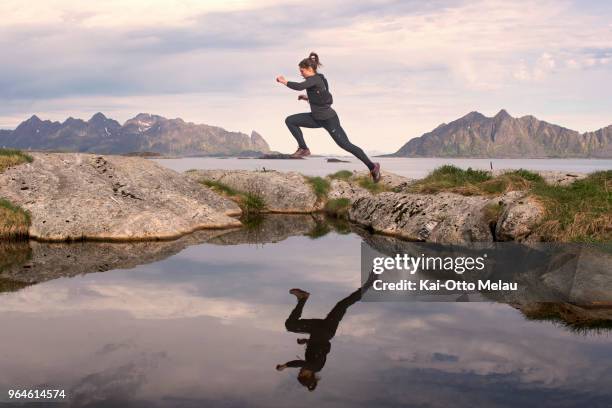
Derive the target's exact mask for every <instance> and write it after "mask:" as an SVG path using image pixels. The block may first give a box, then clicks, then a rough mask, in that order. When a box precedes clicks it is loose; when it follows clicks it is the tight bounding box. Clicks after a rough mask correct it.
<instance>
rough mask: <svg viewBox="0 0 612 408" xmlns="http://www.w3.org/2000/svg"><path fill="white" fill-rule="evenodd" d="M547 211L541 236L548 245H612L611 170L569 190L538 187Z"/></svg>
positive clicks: (574, 183) (534, 192)
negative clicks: (576, 243) (570, 243)
mask: <svg viewBox="0 0 612 408" xmlns="http://www.w3.org/2000/svg"><path fill="white" fill-rule="evenodd" d="M531 191H532V193H533V195H534V196H535V197H537V198H538V200H539V201H540V202H541V203H542V204H543V205H544V207H545V208H546V215H545V219H544V221H543V222H542V223H541V224H540V225H539V226H538V228H537V231H538V233H539V234H540V235H541V236H542V237H543V238H544V239H545V240H547V241H575V242H610V241H612V170H606V171H598V172H595V173H591V174H590V175H589V176H588V177H586V178H584V179H582V180H576V181H574V182H573V183H572V184H570V185H567V186H554V185H549V184H546V183H544V182H541V183H536V184H534V185H533V187H532V189H531Z"/></svg>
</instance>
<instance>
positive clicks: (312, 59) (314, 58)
mask: <svg viewBox="0 0 612 408" xmlns="http://www.w3.org/2000/svg"><path fill="white" fill-rule="evenodd" d="M298 65H299V67H300V68H312V70H313V71H314V72H317V68H319V67H320V66H322V65H323V64H321V61H319V55H318V54H317V53H316V52H314V51H313V52H311V53H310V55H308V58H304V59H303V60H302V61H300V63H299V64H298Z"/></svg>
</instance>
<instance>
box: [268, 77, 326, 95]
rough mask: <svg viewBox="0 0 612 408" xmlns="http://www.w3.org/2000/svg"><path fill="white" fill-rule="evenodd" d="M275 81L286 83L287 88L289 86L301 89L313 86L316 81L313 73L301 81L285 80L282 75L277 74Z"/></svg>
mask: <svg viewBox="0 0 612 408" xmlns="http://www.w3.org/2000/svg"><path fill="white" fill-rule="evenodd" d="M276 81H277V82H280V83H281V84H284V85H287V87H288V88H291V89H293V90H296V91H303V90H304V89H307V88H310V87H311V86H314V85H315V84H316V82H317V79H316V78H315V75H313V76H311V77H308V78H306V79H305V80H303V81H302V82H293V81H287V80H286V79H285V77H284V76H282V75H279V76H277V77H276Z"/></svg>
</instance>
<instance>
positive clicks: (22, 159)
mask: <svg viewBox="0 0 612 408" xmlns="http://www.w3.org/2000/svg"><path fill="white" fill-rule="evenodd" d="M22 163H32V156H30V155H28V154H25V153H22V152H20V151H19V150H13V149H0V173H2V172H4V171H5V170H6V169H8V168H9V167H12V166H16V165H18V164H22Z"/></svg>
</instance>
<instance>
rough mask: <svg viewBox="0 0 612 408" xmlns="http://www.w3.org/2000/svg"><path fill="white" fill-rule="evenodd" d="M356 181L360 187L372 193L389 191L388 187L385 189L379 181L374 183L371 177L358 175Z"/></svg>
mask: <svg viewBox="0 0 612 408" xmlns="http://www.w3.org/2000/svg"><path fill="white" fill-rule="evenodd" d="M356 181H357V184H358V185H359V186H360V187H362V188H365V189H366V190H368V191H369V192H370V193H372V194H377V193H381V192H383V191H389V189H387V188H386V187H385V186H384V185H382V184H381V183H375V182H374V180H372V178H371V177H367V176H362V177H358V178H357V179H356Z"/></svg>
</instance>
